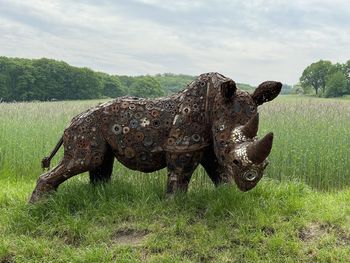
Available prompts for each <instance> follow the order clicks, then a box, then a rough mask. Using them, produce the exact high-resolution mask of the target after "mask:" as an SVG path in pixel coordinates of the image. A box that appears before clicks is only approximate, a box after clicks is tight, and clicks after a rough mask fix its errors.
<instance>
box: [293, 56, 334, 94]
mask: <svg viewBox="0 0 350 263" xmlns="http://www.w3.org/2000/svg"><path fill="white" fill-rule="evenodd" d="M332 67H333V65H332V63H331V62H330V61H327V60H320V61H318V62H315V63H312V64H311V65H310V66H308V67H307V68H306V69H305V70H304V72H303V74H302V76H301V77H300V83H301V86H302V87H303V88H304V89H308V88H309V87H312V88H313V89H314V90H315V92H316V94H318V93H319V91H320V90H321V91H322V92H323V93H324V92H325V88H326V80H327V75H328V74H329V73H330V72H331V71H332Z"/></svg>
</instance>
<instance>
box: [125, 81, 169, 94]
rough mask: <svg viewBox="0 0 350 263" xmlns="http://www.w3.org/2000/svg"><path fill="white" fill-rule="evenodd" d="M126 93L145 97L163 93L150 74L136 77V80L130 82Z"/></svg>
mask: <svg viewBox="0 0 350 263" xmlns="http://www.w3.org/2000/svg"><path fill="white" fill-rule="evenodd" d="M128 93H129V94H130V95H132V96H137V97H146V98H152V97H160V96H164V95H165V93H164V90H163V89H162V87H161V86H160V84H159V82H158V81H157V80H156V79H155V78H153V77H151V76H142V77H136V80H135V81H134V82H133V83H132V84H131V86H130V89H129V92H128Z"/></svg>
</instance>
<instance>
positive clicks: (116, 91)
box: [98, 72, 126, 98]
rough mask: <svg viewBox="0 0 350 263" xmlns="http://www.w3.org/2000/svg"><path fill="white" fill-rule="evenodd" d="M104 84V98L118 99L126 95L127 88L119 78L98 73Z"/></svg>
mask: <svg viewBox="0 0 350 263" xmlns="http://www.w3.org/2000/svg"><path fill="white" fill-rule="evenodd" d="M98 76H99V78H100V80H101V82H102V90H103V96H106V97H110V98H116V97H120V96H123V95H125V94H126V88H125V86H124V85H123V84H122V83H121V81H120V79H119V77H118V76H111V75H108V74H106V73H101V72H99V73H98Z"/></svg>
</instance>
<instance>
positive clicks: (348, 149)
mask: <svg viewBox="0 0 350 263" xmlns="http://www.w3.org/2000/svg"><path fill="white" fill-rule="evenodd" d="M268 131H273V132H274V133H275V140H274V145H273V149H272V153H271V157H270V160H271V165H270V166H269V169H268V175H269V176H270V177H273V178H277V179H282V180H290V179H297V180H301V181H303V182H306V183H307V184H309V185H311V186H312V187H316V188H318V189H325V190H330V189H332V188H342V187H346V186H349V185H350V102H349V101H345V100H344V101H341V100H327V99H315V98H306V97H289V96H282V97H280V98H279V99H277V100H276V101H273V102H270V103H267V104H266V105H263V107H262V109H261V128H260V132H259V133H260V134H264V133H266V132H268Z"/></svg>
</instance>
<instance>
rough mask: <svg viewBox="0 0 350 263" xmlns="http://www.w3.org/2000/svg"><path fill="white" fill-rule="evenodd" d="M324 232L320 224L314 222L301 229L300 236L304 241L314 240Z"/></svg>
mask: <svg viewBox="0 0 350 263" xmlns="http://www.w3.org/2000/svg"><path fill="white" fill-rule="evenodd" d="M323 234H324V231H323V230H322V229H321V228H320V226H319V224H318V223H315V222H313V223H311V224H309V225H308V226H307V227H306V228H303V229H301V230H300V231H299V238H300V239H301V240H302V241H303V242H312V241H314V240H316V239H318V238H320V237H321V236H322V235H323Z"/></svg>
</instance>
